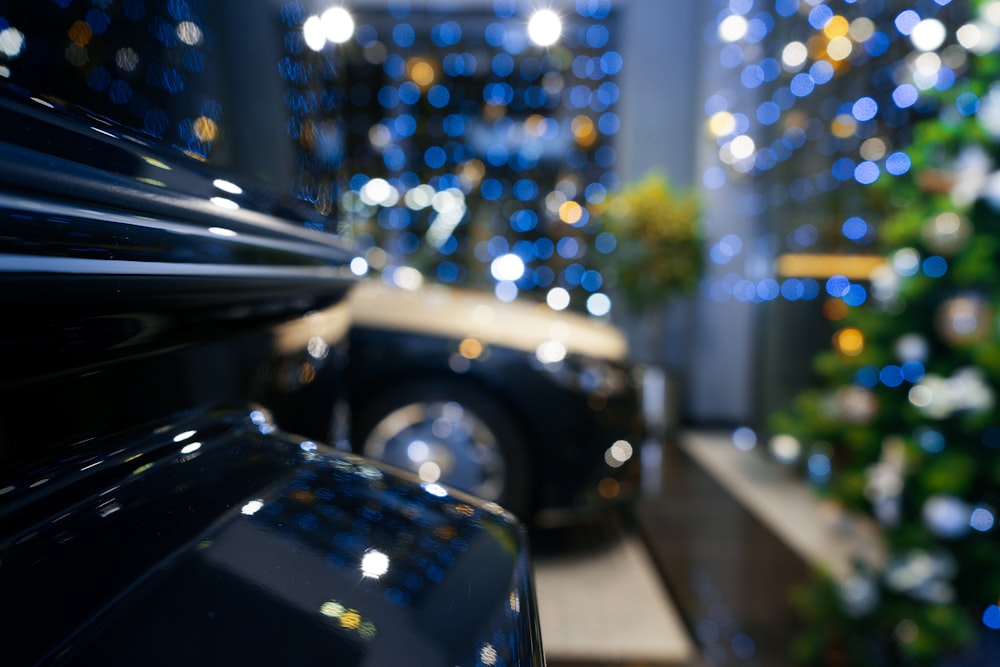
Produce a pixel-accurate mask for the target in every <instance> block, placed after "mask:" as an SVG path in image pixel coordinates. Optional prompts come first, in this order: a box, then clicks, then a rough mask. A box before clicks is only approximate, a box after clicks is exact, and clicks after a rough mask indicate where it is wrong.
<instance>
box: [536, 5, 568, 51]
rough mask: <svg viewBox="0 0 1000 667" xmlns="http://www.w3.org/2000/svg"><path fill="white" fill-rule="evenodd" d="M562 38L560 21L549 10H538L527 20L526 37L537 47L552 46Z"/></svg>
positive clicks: (557, 16)
mask: <svg viewBox="0 0 1000 667" xmlns="http://www.w3.org/2000/svg"><path fill="white" fill-rule="evenodd" d="M561 36H562V19H560V18H559V15H558V14H556V13H555V12H554V11H552V10H551V9H539V10H538V11H537V12H535V13H534V14H532V15H531V18H530V19H528V37H529V38H530V39H531V41H532V42H534V43H535V44H537V45H538V46H552V45H553V44H555V43H556V42H558V41H559V37H561Z"/></svg>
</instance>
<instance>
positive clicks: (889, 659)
mask: <svg viewBox="0 0 1000 667" xmlns="http://www.w3.org/2000/svg"><path fill="white" fill-rule="evenodd" d="M968 57H969V61H968V64H967V70H966V72H965V77H964V78H963V80H961V81H960V82H959V83H957V84H956V85H955V86H954V87H953V88H952V89H950V90H947V91H944V92H940V93H926V94H925V97H927V96H930V95H937V99H936V100H935V102H936V104H937V105H938V109H939V113H938V114H937V115H933V116H929V117H927V118H925V119H922V120H920V121H918V122H917V123H916V124H915V125H914V126H913V128H912V129H913V131H912V141H911V143H910V145H909V146H908V147H907V149H906V150H907V154H908V155H909V156H910V158H911V162H912V169H911V171H910V172H909V173H908V174H907V175H905V176H902V177H898V178H893V179H889V178H884V179H882V180H881V181H880V182H879V183H878V184H877V185H875V186H873V187H872V188H870V189H869V194H870V205H871V207H872V210H873V211H877V212H878V213H879V214H880V215H881V216H882V217H883V219H884V222H883V224H882V225H881V227H880V230H879V243H880V244H881V250H882V251H883V252H884V254H885V255H886V256H887V258H888V259H889V260H890V262H891V261H892V259H893V258H894V257H896V256H897V253H899V252H901V251H905V252H908V253H911V256H916V257H918V258H919V259H921V260H922V259H925V258H928V257H932V256H937V257H943V258H944V259H945V260H946V261H947V266H948V269H947V271H946V272H945V274H944V275H943V276H939V277H937V276H935V277H931V276H928V275H926V274H924V273H922V272H920V271H916V272H915V273H907V272H905V271H903V272H901V273H900V272H897V273H896V275H895V276H894V279H896V280H897V281H898V284H897V285H896V286H895V288H894V293H893V294H892V295H891V296H889V297H885V296H883V297H880V298H872V299H870V300H869V302H868V303H866V304H865V305H863V306H861V307H856V308H851V309H850V310H849V313H848V315H847V317H846V318H845V319H844V320H842V321H838V322H837V324H836V326H837V327H842V328H848V327H851V328H856V329H857V330H858V331H860V332H861V334H862V335H863V339H864V345H863V349H861V350H854V351H852V352H851V354H847V353H845V351H844V350H842V349H837V348H836V346H834V349H831V350H829V351H825V352H823V353H821V354H819V355H818V356H817V357H816V358H815V360H814V367H815V369H816V372H817V374H818V376H819V377H820V378H822V386H821V387H818V388H816V389H813V390H810V391H808V392H805V393H803V394H802V395H801V396H799V397H798V398H797V399H796V401H795V402H794V404H793V405H791V406H789V407H788V408H787V409H785V410H781V411H779V412H777V413H775V414H773V415H771V419H770V422H769V427H770V429H771V430H772V431H773V432H774V433H779V434H788V435H791V436H794V437H795V438H797V439H798V440H799V441H800V443H801V446H802V448H803V451H805V452H807V453H808V452H809V451H812V450H813V449H815V448H817V447H819V446H822V447H823V448H827V449H829V450H831V451H832V452H833V455H832V456H831V459H832V462H833V465H834V472H833V474H832V476H831V478H830V480H829V482H827V483H826V484H824V485H823V486H822V488H821V489H820V490H821V492H822V493H823V494H824V496H826V497H828V498H830V499H832V500H834V501H835V502H837V503H839V504H840V505H841V506H843V507H844V508H847V509H850V510H855V511H861V512H865V513H869V514H870V515H871V516H873V517H875V518H876V519H877V520H878V521H880V522H881V523H882V529H883V537H884V541H885V545H886V549H887V551H888V560H887V562H886V564H885V565H884V566H883V567H881V568H879V569H876V570H868V569H866V568H863V567H859V568H858V569H857V571H856V577H858V578H860V579H859V580H863V581H867V582H869V583H870V584H871V585H872V586H873V587H874V588H873V590H874V591H875V593H874V594H873V595H872V597H871V598H870V599H869V603H870V605H869V606H867V607H865V608H863V609H858V608H852V607H851V604H849V596H847V595H846V594H845V590H844V588H843V585H844V582H838V581H835V580H834V579H833V578H831V577H830V576H828V575H826V574H823V573H817V575H816V577H815V579H814V580H813V581H812V582H810V583H809V585H807V586H805V587H804V588H803V589H802V590H800V591H798V592H797V594H796V598H795V604H796V607H797V609H798V610H799V612H800V615H801V618H802V620H803V627H804V631H803V633H802V634H801V636H799V637H798V638H797V640H796V642H795V645H794V651H795V655H796V657H797V659H798V660H799V662H800V664H803V665H821V666H832V665H851V666H854V665H879V666H882V665H906V666H908V667H909V666H919V667H924V666H927V667H930V666H932V665H937V664H938V663H939V662H940V661H941V659H942V658H943V657H946V656H950V655H955V654H956V653H960V652H961V650H962V649H963V647H964V646H967V645H968V644H969V643H971V642H974V641H976V640H977V637H978V634H979V633H982V632H992V631H991V630H989V629H987V628H985V627H984V625H983V624H982V622H981V618H982V614H983V611H984V609H986V607H987V606H989V605H993V604H996V603H997V599H998V597H1000V568H998V567H997V557H998V555H1000V539H998V531H1000V529H998V528H996V527H994V526H980V528H981V530H973V529H972V528H970V525H969V522H970V519H971V517H972V516H973V515H972V512H973V509H976V508H979V509H983V510H985V511H987V512H992V513H993V514H997V513H998V511H1000V415H998V411H997V408H996V405H995V403H996V401H997V400H998V396H1000V333H998V332H1000V319H998V314H1000V261H998V259H1000V224H998V221H1000V203H991V202H990V201H989V199H991V198H1000V190H998V189H996V185H995V184H994V185H992V186H991V185H990V184H989V176H990V174H991V173H995V172H996V170H997V164H998V162H1000V136H996V135H994V134H991V133H990V131H989V130H988V127H989V126H990V123H988V122H987V121H985V120H983V119H981V118H980V117H979V115H978V114H971V115H968V116H962V115H961V114H958V113H956V112H955V109H956V104H955V102H956V99H957V98H958V96H959V95H962V94H966V93H974V94H976V95H979V96H982V97H983V98H985V96H987V95H989V94H990V93H989V91H990V90H991V89H992V87H993V86H994V85H995V82H996V80H997V79H998V78H1000V56H998V54H996V53H990V54H986V55H982V54H976V53H971V52H970V53H969V54H968ZM994 120H996V119H995V118H994ZM970 149H974V150H975V151H978V152H979V154H980V155H981V156H985V161H984V162H983V163H984V164H985V167H983V169H984V170H985V171H984V172H979V173H972V174H969V173H964V172H962V171H961V170H960V168H959V166H958V165H959V163H960V162H961V160H962V159H963V158H964V157H967V156H968V155H969V151H970ZM976 178H979V179H981V180H982V181H983V186H982V187H981V188H980V190H979V192H978V195H977V196H975V197H972V198H966V197H959V196H957V195H956V190H957V188H958V187H959V186H962V185H967V184H968V183H969V182H971V181H969V179H973V181H974V179H976ZM991 187H992V188H994V190H996V192H991V191H990V188H991ZM942 214H945V215H948V216H952V217H951V218H949V220H960V221H961V223H962V225H963V227H962V229H963V230H964V232H963V234H957V235H953V236H952V237H949V236H948V234H945V233H942V232H940V230H939V231H937V232H935V228H934V227H933V225H932V221H934V220H936V219H938V217H939V216H941V215H942ZM906 339H910V340H911V342H912V341H913V340H916V341H920V342H921V343H922V344H923V346H924V349H923V351H922V352H920V353H912V352H911V353H908V354H904V353H902V352H901V351H900V350H901V347H900V344H901V341H904V340H906ZM852 355H853V356H852ZM907 359H918V360H919V362H920V363H921V364H922V365H923V368H924V369H925V372H926V374H925V375H924V376H923V378H921V379H910V380H907V381H904V382H901V383H899V384H895V385H894V384H892V383H888V384H887V383H885V382H876V383H874V386H863V385H864V383H859V381H858V372H859V370H862V369H865V368H870V369H871V368H874V369H876V370H878V369H884V368H887V367H891V366H894V365H895V366H898V365H900V364H903V363H905V362H906V361H907ZM869 384H870V383H869ZM852 392H853V393H852ZM914 392H916V393H914ZM845 397H850V398H851V400H846V399H845ZM859 397H860V399H861V405H862V406H863V408H864V409H859V408H858V407H857V406H858V401H857V399H858V398H859ZM928 397H930V398H928ZM852 401H853V402H852ZM949 401H954V402H955V403H954V405H950V404H949V403H948V402H949ZM887 470H888V472H886V471H887ZM876 473H878V474H883V475H888V477H889V481H890V482H891V483H885V482H884V481H883V483H882V486H879V485H878V484H876V483H875V482H873V479H876V478H877V474H876ZM879 493H881V494H883V497H884V498H887V499H888V501H889V502H890V503H891V504H892V505H893V506H894V507H895V508H896V511H897V512H898V514H897V515H896V516H895V518H893V517H892V516H891V515H887V514H884V513H881V512H880V511H878V509H877V508H876V498H877V497H878V496H879ZM941 508H944V509H943V510H942V509H941ZM937 511H945V513H946V512H947V511H957V512H959V513H960V515H959V517H958V519H955V518H953V517H948V516H946V515H942V514H935V512H937ZM962 512H964V514H961V513H962ZM907 559H916V560H915V561H914V562H919V563H923V564H924V565H926V564H927V563H931V562H934V563H937V567H939V570H938V571H937V574H934V575H933V576H931V575H930V574H928V572H929V571H928V570H924V574H923V575H922V576H923V577H924V578H923V579H922V580H920V582H919V583H920V586H910V585H909V583H908V582H906V581H903V580H902V579H901V578H900V576H901V575H900V574H899V573H900V572H906V570H905V567H903V566H904V565H905V563H907ZM913 571H916V570H913ZM910 573H911V574H912V572H910ZM917 579H920V578H919V577H917Z"/></svg>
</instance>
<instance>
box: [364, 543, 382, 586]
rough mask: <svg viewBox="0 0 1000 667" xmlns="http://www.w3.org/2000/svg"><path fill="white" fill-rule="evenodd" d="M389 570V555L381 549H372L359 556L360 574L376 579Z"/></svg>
mask: <svg viewBox="0 0 1000 667" xmlns="http://www.w3.org/2000/svg"><path fill="white" fill-rule="evenodd" d="M388 571H389V557H388V556H386V555H385V554H384V553H382V552H381V551H377V550H375V549H372V550H371V551H368V552H365V555H364V556H362V557H361V574H362V575H363V576H365V577H368V578H371V579H378V578H379V577H381V576H382V575H384V574H385V573H386V572H388Z"/></svg>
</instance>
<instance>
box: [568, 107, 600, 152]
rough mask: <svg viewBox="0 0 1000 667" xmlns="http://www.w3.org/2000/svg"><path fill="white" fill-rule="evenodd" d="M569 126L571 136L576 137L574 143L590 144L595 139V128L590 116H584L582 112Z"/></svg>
mask: <svg viewBox="0 0 1000 667" xmlns="http://www.w3.org/2000/svg"><path fill="white" fill-rule="evenodd" d="M570 127H571V129H572V130H573V137H574V138H575V139H576V143H578V144H580V145H581V146H584V147H586V146H590V145H592V144H593V143H594V142H595V141H597V128H596V127H595V126H594V121H593V120H592V119H591V118H590V116H584V115H583V114H580V115H579V116H576V117H575V118H574V119H573V122H572V123H571V124H570Z"/></svg>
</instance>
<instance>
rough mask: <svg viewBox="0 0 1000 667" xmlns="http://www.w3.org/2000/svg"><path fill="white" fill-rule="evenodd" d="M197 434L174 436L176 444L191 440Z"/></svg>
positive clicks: (187, 432) (187, 433)
mask: <svg viewBox="0 0 1000 667" xmlns="http://www.w3.org/2000/svg"><path fill="white" fill-rule="evenodd" d="M197 432H198V431H184V432H183V433H178V434H177V435H175V436H174V442H184V441H185V440H190V439H191V438H192V437H193V436H194V434H195V433H197Z"/></svg>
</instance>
